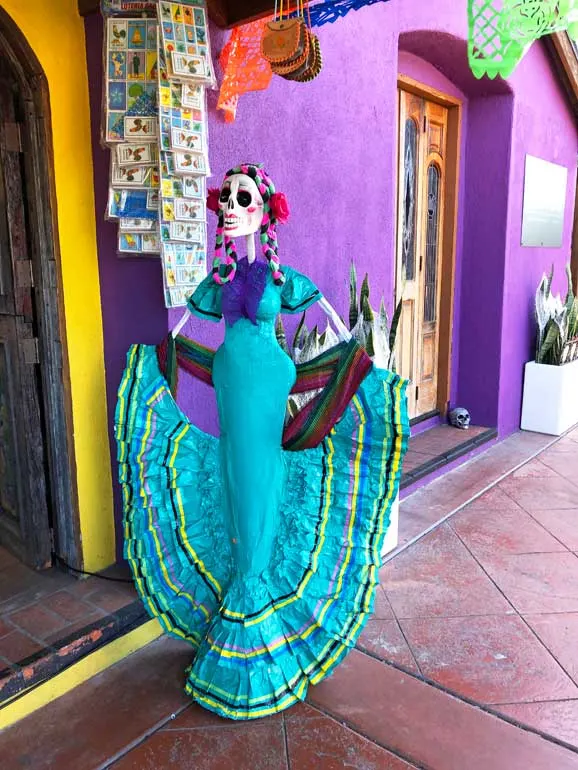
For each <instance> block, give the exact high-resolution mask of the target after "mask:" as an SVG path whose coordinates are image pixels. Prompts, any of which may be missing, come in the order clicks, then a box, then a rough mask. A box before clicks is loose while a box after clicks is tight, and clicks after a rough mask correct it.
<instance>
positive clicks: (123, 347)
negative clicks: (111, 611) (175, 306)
mask: <svg viewBox="0 0 578 770" xmlns="http://www.w3.org/2000/svg"><path fill="white" fill-rule="evenodd" d="M85 30H86V41H87V46H86V48H87V62H88V73H89V82H90V111H91V123H92V126H91V127H92V148H93V150H92V151H93V161H94V192H95V205H96V221H97V233H96V234H97V246H98V260H99V279H100V294H101V298H102V319H103V332H104V356H105V365H106V394H107V401H108V422H109V441H110V447H111V460H112V466H113V479H114V481H113V492H114V503H115V511H116V514H117V516H116V521H117V538H116V543H117V554H118V557H119V558H120V557H121V552H122V542H123V540H122V537H121V536H119V535H120V530H119V527H120V518H121V517H120V511H121V497H120V488H119V486H118V484H117V482H116V478H117V464H116V446H115V444H114V433H113V430H114V409H115V404H116V392H117V389H118V385H119V383H120V378H121V376H122V371H123V368H124V364H125V358H126V352H127V350H128V347H129V345H130V344H131V343H133V342H150V343H152V342H157V341H158V340H159V339H160V338H162V336H163V335H164V334H165V333H166V328H167V311H166V309H165V307H164V302H163V291H162V273H161V268H160V264H159V261H158V260H156V259H142V260H134V259H119V257H117V254H116V238H117V226H116V224H113V223H111V222H106V221H105V219H104V212H105V210H106V201H107V195H108V173H109V152H108V150H103V149H102V148H101V146H100V113H101V105H102V21H101V19H100V16H99V15H97V14H94V15H92V16H88V17H87V18H86V20H85ZM87 344H90V341H89V340H87Z"/></svg>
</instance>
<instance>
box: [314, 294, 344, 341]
mask: <svg viewBox="0 0 578 770" xmlns="http://www.w3.org/2000/svg"><path fill="white" fill-rule="evenodd" d="M319 304H320V305H321V308H322V310H323V312H324V313H325V314H326V315H327V316H328V317H329V318H330V319H331V320H332V321H333V325H334V326H335V329H336V331H337V335H338V336H339V339H341V340H345V341H346V342H349V340H350V339H351V332H350V331H349V329H348V328H347V326H346V325H345V324H344V323H343V321H342V320H341V318H340V317H339V314H338V313H337V310H335V308H334V307H333V306H332V305H330V304H329V302H328V301H327V300H326V299H325V297H321V299H320V300H319Z"/></svg>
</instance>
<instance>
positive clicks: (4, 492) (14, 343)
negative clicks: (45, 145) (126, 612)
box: [0, 61, 51, 568]
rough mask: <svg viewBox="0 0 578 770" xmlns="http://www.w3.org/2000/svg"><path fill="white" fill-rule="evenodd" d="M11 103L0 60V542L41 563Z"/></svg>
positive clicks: (44, 521)
mask: <svg viewBox="0 0 578 770" xmlns="http://www.w3.org/2000/svg"><path fill="white" fill-rule="evenodd" d="M19 107H20V105H19V95H18V91H17V88H16V85H15V83H14V80H13V79H12V77H11V73H10V71H9V70H8V69H7V68H6V67H5V65H3V64H2V62H1V61H0V545H2V546H4V547H5V548H7V549H8V550H9V551H11V552H12V553H14V554H15V555H16V556H17V557H18V558H19V559H21V560H22V561H23V562H25V563H26V564H28V565H30V566H32V567H35V568H42V567H47V566H50V562H51V547H50V522H49V509H48V501H47V489H46V462H45V446H44V436H43V425H42V416H41V398H40V377H39V374H40V373H39V365H38V347H37V339H36V336H35V332H36V323H35V307H34V304H35V295H34V286H33V284H34V280H33V272H32V263H31V261H30V259H29V242H28V241H29V239H28V232H27V222H26V205H25V197H24V189H23V180H24V175H23V170H22V169H23V163H22V161H23V156H22V151H21V150H22V148H21V146H20V132H19V126H18V118H19Z"/></svg>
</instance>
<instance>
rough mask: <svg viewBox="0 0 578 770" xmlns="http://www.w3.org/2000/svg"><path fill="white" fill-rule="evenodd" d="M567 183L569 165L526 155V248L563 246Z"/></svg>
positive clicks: (524, 219)
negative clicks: (560, 164)
mask: <svg viewBox="0 0 578 770" xmlns="http://www.w3.org/2000/svg"><path fill="white" fill-rule="evenodd" d="M567 184H568V169H567V168H566V166H559V165H558V164H556V163H549V162H548V161H546V160H542V159H541V158H535V157H534V156H533V155H526V173H525V177H524V211H523V214H522V246H547V247H552V248H560V247H561V246H562V238H563V234H564V213H565V210H566V186H567Z"/></svg>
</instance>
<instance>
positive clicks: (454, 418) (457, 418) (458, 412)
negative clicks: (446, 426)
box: [448, 406, 471, 430]
mask: <svg viewBox="0 0 578 770" xmlns="http://www.w3.org/2000/svg"><path fill="white" fill-rule="evenodd" d="M448 416H449V419H450V423H451V424H452V425H453V426H454V428H460V429H461V430H467V429H468V428H469V427H470V420H471V417H470V413H469V412H468V410H467V409H464V408H463V407H461V406H459V407H457V409H452V410H451V412H450V413H449V415H448Z"/></svg>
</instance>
